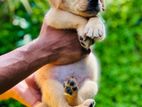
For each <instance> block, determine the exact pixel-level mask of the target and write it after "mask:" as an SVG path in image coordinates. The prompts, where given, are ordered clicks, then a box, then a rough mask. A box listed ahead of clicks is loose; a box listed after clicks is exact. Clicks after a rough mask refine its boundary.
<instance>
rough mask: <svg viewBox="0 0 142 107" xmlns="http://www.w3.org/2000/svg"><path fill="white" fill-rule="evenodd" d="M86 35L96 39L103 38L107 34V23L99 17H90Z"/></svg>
mask: <svg viewBox="0 0 142 107" xmlns="http://www.w3.org/2000/svg"><path fill="white" fill-rule="evenodd" d="M85 33H86V36H87V37H89V38H91V39H94V40H95V41H96V40H103V39H104V38H105V35H106V31H105V25H104V23H103V21H102V20H101V19H100V18H99V17H93V18H90V19H89V21H88V23H87V25H86V27H85Z"/></svg>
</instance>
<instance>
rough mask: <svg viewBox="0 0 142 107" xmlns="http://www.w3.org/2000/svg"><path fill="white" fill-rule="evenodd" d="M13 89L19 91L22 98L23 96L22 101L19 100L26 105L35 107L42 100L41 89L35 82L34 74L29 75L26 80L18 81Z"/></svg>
mask: <svg viewBox="0 0 142 107" xmlns="http://www.w3.org/2000/svg"><path fill="white" fill-rule="evenodd" d="M13 90H14V91H16V92H17V94H18V96H20V98H22V101H21V100H19V101H20V102H21V103H23V104H25V105H26V106H32V107H34V106H35V105H36V104H38V103H40V101H41V94H40V90H39V89H38V87H37V85H36V83H35V78H34V74H32V75H31V76H29V77H28V78H26V79H25V80H23V81H21V82H20V83H18V84H17V85H16V86H15V87H14V88H13ZM17 100H18V98H17Z"/></svg>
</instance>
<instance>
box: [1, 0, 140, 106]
mask: <svg viewBox="0 0 142 107" xmlns="http://www.w3.org/2000/svg"><path fill="white" fill-rule="evenodd" d="M47 2H48V1H47V0H0V55H2V54H4V53H7V52H9V51H11V50H13V49H15V48H17V47H19V46H22V45H24V44H26V43H28V42H29V41H31V40H32V39H34V38H36V37H37V36H38V34H39V31H40V27H41V24H42V20H43V17H44V14H45V13H46V12H47V10H48V8H49V5H48V3H47ZM106 4H107V8H106V10H105V12H104V13H102V16H103V18H104V20H105V24H106V27H107V38H106V40H105V41H103V42H101V43H99V42H98V43H96V44H95V45H94V53H95V54H96V55H97V57H98V59H99V61H100V64H101V78H100V91H99V93H98V95H97V96H96V98H95V99H96V102H97V103H96V107H142V6H141V4H142V0H106ZM0 87H2V86H0ZM0 107H24V106H23V105H22V104H20V103H19V102H16V101H15V100H13V99H9V100H6V101H0Z"/></svg>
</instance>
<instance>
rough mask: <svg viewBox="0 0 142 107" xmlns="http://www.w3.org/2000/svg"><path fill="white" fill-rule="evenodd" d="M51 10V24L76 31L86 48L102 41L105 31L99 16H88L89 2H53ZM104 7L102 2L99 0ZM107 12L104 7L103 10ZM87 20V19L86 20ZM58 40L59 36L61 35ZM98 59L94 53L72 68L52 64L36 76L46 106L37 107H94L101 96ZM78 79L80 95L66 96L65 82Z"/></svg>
mask: <svg viewBox="0 0 142 107" xmlns="http://www.w3.org/2000/svg"><path fill="white" fill-rule="evenodd" d="M49 3H50V4H51V9H50V10H49V11H48V13H47V16H46V19H45V20H46V21H47V24H48V25H49V26H51V27H54V28H57V29H76V30H77V32H78V35H79V38H83V39H82V41H81V40H80V41H81V42H83V44H84V45H82V46H83V47H85V48H89V47H90V45H91V44H90V41H89V40H88V41H85V39H86V37H88V38H90V39H93V40H95V41H96V40H102V39H104V37H105V27H104V24H103V22H102V21H101V20H100V18H99V17H97V16H96V14H93V13H87V12H84V11H85V10H86V9H87V6H88V0H49ZM99 3H100V6H103V3H102V0H99ZM101 8H103V7H101ZM86 17H87V18H86ZM57 36H58V35H57ZM97 64H98V63H97V60H96V58H95V56H94V55H93V54H92V53H91V54H90V55H88V56H87V57H85V58H84V59H82V60H80V61H78V62H76V63H73V64H69V65H62V66H61V65H60V66H59V65H54V64H48V65H45V66H44V67H42V68H41V69H39V70H38V71H37V73H36V81H37V84H38V85H39V87H40V89H41V92H42V103H40V104H39V105H37V106H36V107H90V104H91V103H93V97H94V96H95V95H96V94H97V92H98V77H99V70H98V65H97ZM71 77H74V78H75V79H76V82H77V84H78V91H76V92H75V94H73V95H67V94H66V93H65V90H64V87H63V84H64V81H66V80H68V79H69V78H71Z"/></svg>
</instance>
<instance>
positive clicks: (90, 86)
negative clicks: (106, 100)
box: [79, 80, 98, 101]
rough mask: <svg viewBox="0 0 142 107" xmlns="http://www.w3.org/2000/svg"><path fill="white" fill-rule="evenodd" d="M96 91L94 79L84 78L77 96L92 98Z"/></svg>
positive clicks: (83, 98) (84, 98)
mask: <svg viewBox="0 0 142 107" xmlns="http://www.w3.org/2000/svg"><path fill="white" fill-rule="evenodd" d="M97 92H98V86H97V83H96V82H95V81H91V80H86V81H85V83H84V84H83V86H82V87H81V89H80V90H79V96H80V97H81V98H82V100H83V101H84V100H86V99H90V98H93V97H94V96H95V95H96V94H97Z"/></svg>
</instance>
